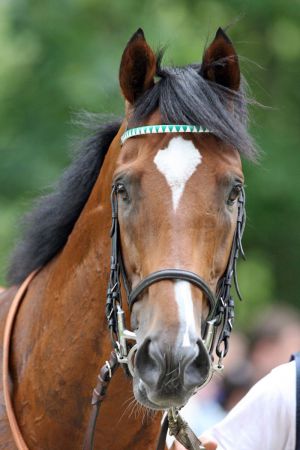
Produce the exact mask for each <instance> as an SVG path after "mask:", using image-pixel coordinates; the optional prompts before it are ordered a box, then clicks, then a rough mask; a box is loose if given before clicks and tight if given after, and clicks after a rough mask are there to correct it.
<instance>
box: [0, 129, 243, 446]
mask: <svg viewBox="0 0 300 450" xmlns="http://www.w3.org/2000/svg"><path fill="white" fill-rule="evenodd" d="M155 133H209V130H207V129H206V128H205V127H201V126H194V125H151V126H143V127H138V128H132V129H128V130H126V131H125V133H124V134H123V135H122V137H121V143H122V144H124V142H125V141H126V140H127V139H129V138H131V137H134V136H139V135H144V134H155ZM119 189H120V186H118V184H113V185H112V191H111V209H112V226H111V231H110V237H111V264H110V276H109V283H108V289H107V296H106V307H105V313H106V318H107V323H108V329H109V331H110V335H111V341H112V347H113V351H112V353H111V355H110V358H109V361H106V362H105V364H104V366H103V367H102V368H101V370H100V373H99V375H98V382H97V386H96V387H95V389H94V391H93V396H92V400H91V405H92V411H91V414H90V418H89V423H88V427H87V431H86V436H85V441H84V450H92V449H93V448H94V432H95V427H96V421H97V417H98V413H99V408H100V406H101V403H102V401H103V400H104V398H105V395H106V391H107V389H108V386H109V383H110V380H111V378H112V376H113V374H114V372H115V371H116V369H117V368H118V367H119V365H122V366H123V368H124V369H125V371H126V372H127V373H129V374H130V375H131V376H132V377H133V376H134V357H135V353H136V351H137V348H138V346H137V343H136V334H135V332H134V331H130V330H127V329H126V326H125V312H124V310H123V308H122V296H121V280H122V285H123V287H124V290H125V293H126V298H127V304H128V307H129V310H130V311H131V309H132V307H133V305H134V303H135V302H137V301H139V300H140V296H141V294H142V293H143V292H144V291H145V290H146V289H148V288H149V286H151V285H153V284H154V283H158V282H160V281H162V280H184V281H188V282H189V283H191V284H193V285H194V286H196V287H198V288H199V289H200V290H201V291H202V292H203V294H204V296H205V298H206V300H207V301H208V304H209V313H208V316H207V318H206V321H205V330H204V333H203V336H202V341H203V343H204V347H205V349H206V352H207V355H208V357H209V361H210V370H209V373H208V376H207V379H206V380H205V382H204V383H203V384H202V385H201V386H199V387H198V388H202V387H204V386H205V385H206V384H207V383H208V382H209V381H210V379H211V377H212V375H213V373H214V372H216V371H222V369H223V358H224V357H225V356H226V354H227V352H228V347H229V342H228V341H229V337H230V333H231V331H232V322H233V319H234V300H233V297H232V296H231V293H230V289H231V285H232V283H234V285H235V288H236V292H237V295H238V297H239V298H240V299H241V295H240V292H239V287H238V282H237V271H236V263H237V259H238V257H239V254H240V253H241V255H242V256H243V258H244V251H243V247H242V235H243V231H244V228H245V219H246V213H245V192H244V189H241V191H240V195H239V198H238V200H237V201H238V215H237V223H236V229H235V233H234V237H233V242H232V246H231V251H230V255H229V259H228V263H227V267H226V270H225V272H224V275H223V276H222V278H221V279H220V280H219V283H218V286H217V290H216V294H214V293H213V292H212V291H211V289H210V288H209V286H208V284H207V283H206V281H205V280H203V279H202V278H201V277H200V276H199V275H198V274H196V273H194V272H190V271H187V270H182V269H178V268H167V269H164V270H159V271H156V272H153V273H151V274H149V275H148V276H147V277H145V278H144V279H142V280H141V281H140V282H139V283H138V285H137V286H135V288H134V289H132V290H131V286H130V283H129V280H128V278H127V275H126V272H125V268H124V262H123V258H122V254H121V247H120V243H119V240H120V230H119V222H118V192H119ZM37 272H38V270H37V271H35V272H33V273H32V274H30V275H29V276H28V277H27V278H26V280H25V281H24V282H23V283H22V285H21V286H20V288H19V289H18V291H17V294H16V296H15V298H14V300H13V302H12V304H11V307H10V309H9V312H8V316H7V319H6V324H5V330H4V343H3V391H4V401H5V407H6V412H7V417H8V420H9V424H10V428H11V432H12V436H13V439H14V441H15V444H16V446H17V448H18V450H29V449H28V447H27V446H26V443H25V442H24V439H23V437H22V434H21V431H20V428H19V426H18V423H17V419H16V416H15V413H14V410H13V403H12V400H11V395H10V387H9V356H10V342H11V335H12V330H13V325H14V322H15V318H16V315H17V312H18V309H19V306H20V304H21V301H22V299H23V298H24V295H25V293H26V291H27V288H28V286H29V284H30V282H31V281H32V279H33V278H34V276H35V275H36V273H37ZM214 350H215V352H216V354H217V356H218V362H217V364H213V352H214ZM168 429H169V433H170V434H171V435H173V436H175V438H176V439H177V440H178V441H179V442H180V443H181V444H182V445H184V446H185V448H187V449H190V450H201V449H202V450H205V449H204V447H202V446H201V443H200V441H199V440H198V438H197V437H196V436H195V434H194V433H193V431H192V430H191V429H190V428H189V426H188V424H187V423H186V422H185V421H184V420H183V419H182V418H181V416H180V414H179V411H178V409H177V408H171V409H169V410H168V411H167V412H166V413H165V416H164V420H163V423H162V429H161V433H160V437H159V440H158V444H157V450H163V449H164V448H165V441H166V435H167V432H168Z"/></svg>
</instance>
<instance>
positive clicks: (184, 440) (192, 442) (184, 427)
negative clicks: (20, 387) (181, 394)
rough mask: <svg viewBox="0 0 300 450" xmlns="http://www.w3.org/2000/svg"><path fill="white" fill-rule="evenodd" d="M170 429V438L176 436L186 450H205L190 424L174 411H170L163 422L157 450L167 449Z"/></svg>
mask: <svg viewBox="0 0 300 450" xmlns="http://www.w3.org/2000/svg"><path fill="white" fill-rule="evenodd" d="M168 429H169V434H170V436H174V437H175V439H176V440H177V441H178V442H179V443H180V444H182V445H183V446H184V447H185V448H186V449H188V450H205V447H203V445H202V443H201V441H199V439H198V438H197V436H196V435H195V433H194V432H193V430H192V429H191V428H190V427H189V425H188V423H187V422H186V421H185V420H183V418H182V417H181V415H180V414H179V412H178V411H176V412H175V414H174V412H173V410H172V409H169V411H168V413H167V414H166V416H165V418H164V420H163V423H162V426H161V431H160V435H159V439H158V443H157V447H156V450H164V449H165V444H166V437H167V433H168Z"/></svg>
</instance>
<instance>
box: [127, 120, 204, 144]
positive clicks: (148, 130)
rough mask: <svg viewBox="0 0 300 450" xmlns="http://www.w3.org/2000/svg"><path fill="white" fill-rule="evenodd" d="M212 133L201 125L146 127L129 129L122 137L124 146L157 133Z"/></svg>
mask: <svg viewBox="0 0 300 450" xmlns="http://www.w3.org/2000/svg"><path fill="white" fill-rule="evenodd" d="M209 132H210V131H209V130H208V129H207V128H205V127H203V126H201V125H144V126H142V127H137V128H128V129H127V130H126V131H125V133H123V134H122V136H121V144H122V145H123V144H124V142H125V141H127V139H129V138H131V137H134V136H140V135H142V134H156V133H209Z"/></svg>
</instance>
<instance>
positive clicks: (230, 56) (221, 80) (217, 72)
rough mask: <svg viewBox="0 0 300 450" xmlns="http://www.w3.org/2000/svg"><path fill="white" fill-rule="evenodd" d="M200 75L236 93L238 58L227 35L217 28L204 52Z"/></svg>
mask: <svg viewBox="0 0 300 450" xmlns="http://www.w3.org/2000/svg"><path fill="white" fill-rule="evenodd" d="M201 75H202V76H203V78H205V79H206V80H209V81H214V82H215V83H218V84H220V85H222V86H224V87H226V88H229V89H232V90H234V91H237V90H238V89H239V87H240V79H241V75H240V67H239V61H238V56H237V54H236V51H235V49H234V47H233V45H232V42H231V41H230V39H229V37H228V36H227V34H226V33H225V32H224V31H223V30H222V28H219V29H218V31H217V33H216V36H215V38H214V40H213V42H212V43H211V44H210V46H209V47H208V48H207V49H206V50H205V53H204V56H203V61H202V66H201Z"/></svg>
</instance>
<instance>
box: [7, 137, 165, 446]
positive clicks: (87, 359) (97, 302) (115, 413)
mask: <svg viewBox="0 0 300 450" xmlns="http://www.w3.org/2000/svg"><path fill="white" fill-rule="evenodd" d="M118 139H119V137H118V136H117V137H116V138H115V140H114V142H113V144H112V145H111V148H110V150H109V153H108V154H107V157H106V159H105V161H104V164H103V167H102V170H101V173H100V176H99V179H98V181H97V183H96V185H95V187H94V189H93V192H92V194H91V196H90V198H89V201H88V202H87V205H86V206H85V208H84V210H83V212H82V214H81V216H80V218H79V219H78V221H77V223H76V225H75V227H74V229H73V231H72V233H71V235H70V237H69V240H68V243H67V244H66V246H65V247H64V249H63V250H62V252H61V253H60V254H59V255H58V256H57V257H56V258H55V259H54V260H53V261H52V262H51V263H50V264H48V266H47V267H45V268H44V269H43V270H42V271H41V272H40V273H39V274H38V276H37V277H36V279H35V280H34V281H33V282H32V285H31V286H30V289H29V292H28V294H27V296H26V298H25V301H24V303H23V304H22V307H21V310H20V312H19V315H18V318H17V322H16V327H15V333H14V339H13V345H12V348H13V376H14V385H15V391H14V400H15V408H16V412H17V417H18V420H19V422H20V425H21V429H22V431H23V432H24V437H25V440H27V443H28V446H29V448H45V449H48V448H49V449H50V448H51V449H53V448H55V449H72V450H73V449H76V448H81V443H82V438H83V433H84V430H85V427H86V425H87V417H88V414H89V399H90V396H91V392H92V388H93V387H94V385H95V383H96V376H97V372H98V370H99V366H100V365H102V364H103V363H104V362H105V360H106V359H108V356H109V352H110V351H111V343H110V339H109V334H108V331H107V326H106V319H105V314H104V311H105V296H106V288H107V280H108V270H109V263H110V240H109V228H110V223H111V210H110V187H111V178H112V172H113V170H114V167H115V164H116V158H117V156H118V151H119V148H118V145H117V142H118ZM119 370H120V369H119ZM117 380H118V383H117V384H116V383H115V382H114V381H113V382H112V387H111V389H110V390H109V394H108V398H107V400H106V402H105V403H106V406H105V407H104V415H103V414H102V412H101V416H100V417H102V419H101V418H100V421H99V422H100V424H99V425H100V428H101V430H100V431H99V432H98V433H97V435H98V438H97V440H99V439H100V440H101V442H102V444H101V445H100V447H99V448H103V449H106V448H107V449H114V448H115V449H118V450H119V449H122V448H124V449H125V448H131V449H134V448H148V447H147V446H144V444H143V443H142V441H141V440H137V441H136V443H137V445H139V447H135V445H134V444H133V441H131V439H133V436H134V434H135V433H138V432H139V428H140V427H141V420H140V419H138V420H137V421H134V423H131V425H133V426H131V428H130V427H129V424H128V423H127V424H126V421H127V416H126V414H125V415H124V416H125V417H123V419H122V420H121V422H120V423H119V425H118V427H119V428H122V429H123V425H125V428H126V432H125V431H124V433H123V439H125V440H127V444H126V445H127V446H123V444H122V442H117V441H116V439H115V434H114V433H115V432H116V431H114V430H113V427H114V425H115V424H116V423H117V422H118V420H120V416H121V413H122V411H123V410H124V409H125V407H123V405H124V403H125V402H126V400H128V398H130V396H132V387H131V382H130V381H129V380H128V379H126V377H125V375H124V374H122V373H121V372H120V373H119V374H118V375H117ZM125 406H126V405H125ZM109 416H110V417H109ZM108 417H109V420H108ZM122 421H123V424H122ZM131 421H132V422H133V418H131ZM102 425H105V426H103V427H102ZM150 428H151V426H150ZM152 428H153V427H152ZM156 429H157V427H155V430H156ZM131 435H132V436H131ZM145 436H146V438H147V439H149V436H148V437H147V432H145ZM120 439H122V438H121V437H120ZM141 439H144V437H143V436H142V437H141ZM130 442H131V444H130ZM124 445H125V444H124ZM128 445H129V447H128ZM140 445H143V447H140ZM150 448H153V443H152V446H149V449H150Z"/></svg>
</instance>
